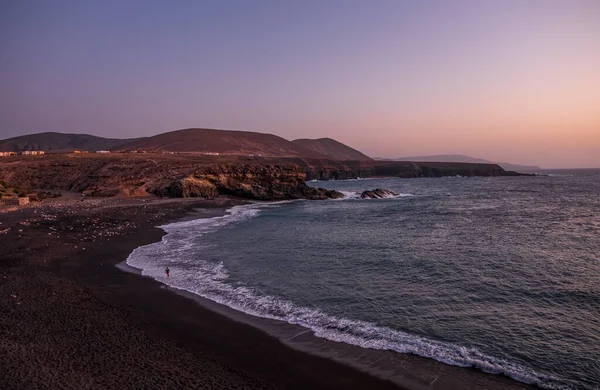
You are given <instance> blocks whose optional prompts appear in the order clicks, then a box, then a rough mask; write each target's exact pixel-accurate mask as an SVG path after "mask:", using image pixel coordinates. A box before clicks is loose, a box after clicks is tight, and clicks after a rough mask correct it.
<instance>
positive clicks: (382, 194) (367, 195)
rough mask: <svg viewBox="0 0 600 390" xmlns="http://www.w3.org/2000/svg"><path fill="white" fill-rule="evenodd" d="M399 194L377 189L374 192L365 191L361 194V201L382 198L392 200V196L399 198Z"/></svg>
mask: <svg viewBox="0 0 600 390" xmlns="http://www.w3.org/2000/svg"><path fill="white" fill-rule="evenodd" d="M397 195H398V194H397V193H395V192H394V191H390V190H385V189H383V188H375V189H374V190H368V191H363V193H362V194H360V198H361V199H380V198H391V197H392V196H397Z"/></svg>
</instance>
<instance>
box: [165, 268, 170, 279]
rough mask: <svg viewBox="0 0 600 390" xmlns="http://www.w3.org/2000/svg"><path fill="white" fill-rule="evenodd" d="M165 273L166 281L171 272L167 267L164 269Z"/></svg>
mask: <svg viewBox="0 0 600 390" xmlns="http://www.w3.org/2000/svg"><path fill="white" fill-rule="evenodd" d="M165 273H166V274H167V279H169V278H170V277H171V270H170V269H169V267H167V268H165Z"/></svg>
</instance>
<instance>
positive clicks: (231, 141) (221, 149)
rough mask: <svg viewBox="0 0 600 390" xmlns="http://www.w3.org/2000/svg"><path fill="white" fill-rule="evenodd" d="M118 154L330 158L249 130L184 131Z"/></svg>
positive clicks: (140, 142)
mask: <svg viewBox="0 0 600 390" xmlns="http://www.w3.org/2000/svg"><path fill="white" fill-rule="evenodd" d="M117 149H118V150H120V151H133V150H137V151H145V152H164V151H168V152H199V153H219V154H231V155H260V156H264V157H311V158H320V159H328V158H330V157H328V156H325V155H323V154H321V153H318V152H315V151H313V150H310V149H307V148H305V147H303V146H301V145H297V144H295V143H292V142H290V141H288V140H286V139H283V138H281V137H278V136H276V135H273V134H265V133H254V132H250V131H233V130H215V129H183V130H176V131H170V132H168V133H162V134H158V135H155V136H154V137H149V138H144V139H141V140H138V141H135V142H131V143H128V144H125V145H122V146H120V147H119V148H117Z"/></svg>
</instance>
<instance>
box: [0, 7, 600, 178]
mask: <svg viewBox="0 0 600 390" xmlns="http://www.w3.org/2000/svg"><path fill="white" fill-rule="evenodd" d="M187 127H209V128H220V129H241V130H250V131H260V132H268V133H274V134H277V135H279V136H282V137H284V138H287V139H295V138H318V137H331V138H335V139H337V140H339V141H341V142H344V143H346V144H348V145H350V146H352V147H354V148H357V149H360V150H361V151H363V152H365V153H366V154H369V155H371V156H381V157H404V156H417V155H431V154H465V155H469V156H473V157H479V158H485V159H489V160H493V161H500V162H502V161H509V162H513V163H521V164H534V165H539V166H542V167H548V168H550V167H600V0H588V1H583V0H581V1H579V0H561V1H554V0H529V1H524V0H514V1H513V0H498V1H485V0H473V1H448V0H440V1H427V0H425V1H417V0H415V1H402V0H392V1H352V0H339V1H334V0H329V1H328V0H320V1H308V0H302V1H251V0H239V1H236V0H231V1H230V0H225V1H208V0H203V1H200V0H197V1H185V0H177V1H166V0H164V1H152V0H143V1H134V0H126V1H124V0H119V1H113V0H109V1H88V0H76V1H61V0H45V1H41V0H40V1H29V0H15V1H13V0H2V1H0V138H8V137H12V136H17V135H22V134H27V133H38V132H45V131H59V132H74V133H90V134H94V135H99V136H106V137H118V138H125V137H128V138H129V137H139V136H149V135H154V134H158V133H161V132H165V131H170V130H175V129H180V128H187Z"/></svg>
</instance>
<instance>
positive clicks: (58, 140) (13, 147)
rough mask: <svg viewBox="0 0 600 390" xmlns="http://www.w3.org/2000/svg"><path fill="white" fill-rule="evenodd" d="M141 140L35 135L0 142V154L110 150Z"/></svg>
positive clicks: (61, 134)
mask: <svg viewBox="0 0 600 390" xmlns="http://www.w3.org/2000/svg"><path fill="white" fill-rule="evenodd" d="M140 139H141V138H132V139H115V138H102V137H96V136H94V135H89V134H65V133H37V134H27V135H22V136H19V137H14V138H8V139H5V140H2V141H0V151H1V152H17V153H19V152H22V151H24V150H43V151H46V152H61V151H68V150H73V149H79V150H89V151H96V150H110V149H113V148H116V147H118V146H121V145H123V144H126V143H130V142H133V141H138V140H140Z"/></svg>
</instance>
